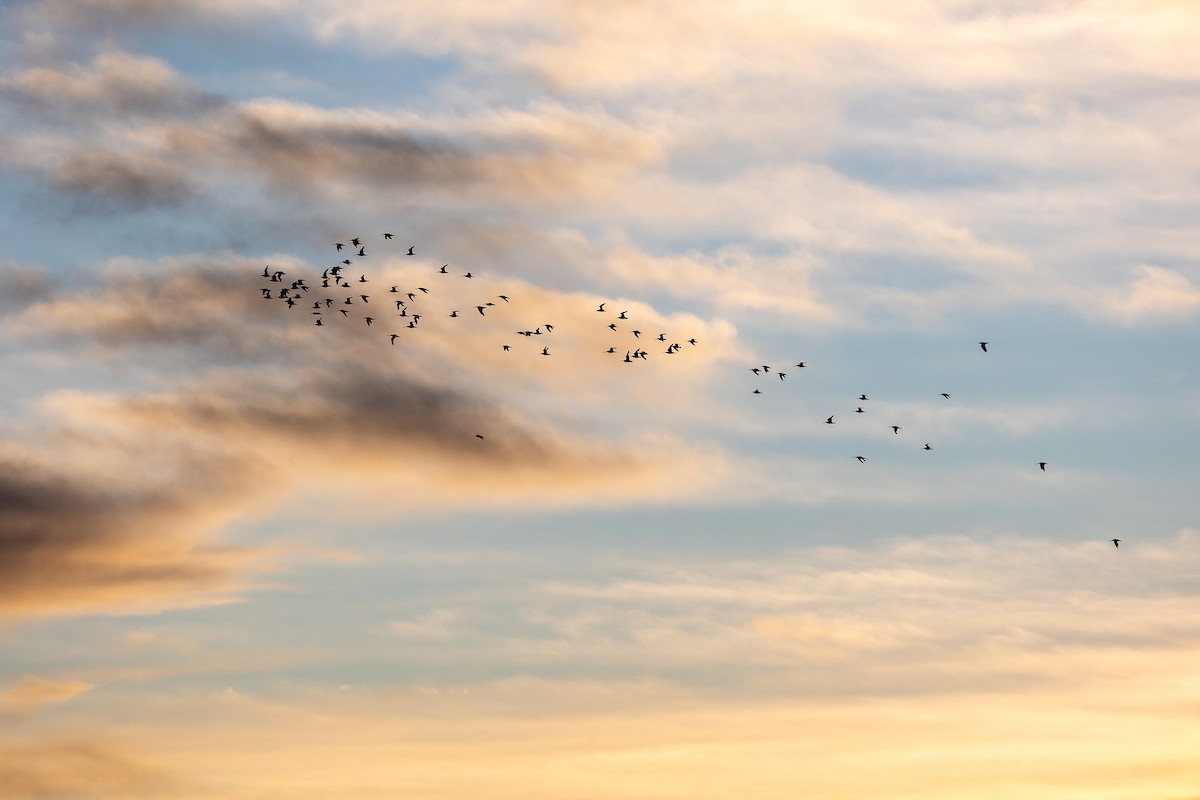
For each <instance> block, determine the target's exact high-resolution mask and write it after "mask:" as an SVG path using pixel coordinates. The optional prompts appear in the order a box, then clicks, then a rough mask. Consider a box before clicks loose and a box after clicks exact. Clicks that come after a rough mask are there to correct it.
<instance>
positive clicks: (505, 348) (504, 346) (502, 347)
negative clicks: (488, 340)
mask: <svg viewBox="0 0 1200 800" xmlns="http://www.w3.org/2000/svg"><path fill="white" fill-rule="evenodd" d="M500 347H501V349H503V350H504V352H506V353H507V352H508V351H509V350H510V349H511V348H509V346H508V345H506V344H502V345H500Z"/></svg>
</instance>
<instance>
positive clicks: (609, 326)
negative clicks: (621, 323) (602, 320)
mask: <svg viewBox="0 0 1200 800" xmlns="http://www.w3.org/2000/svg"><path fill="white" fill-rule="evenodd" d="M608 329H609V330H612V331H615V330H616V329H617V323H615V322H610V323H608Z"/></svg>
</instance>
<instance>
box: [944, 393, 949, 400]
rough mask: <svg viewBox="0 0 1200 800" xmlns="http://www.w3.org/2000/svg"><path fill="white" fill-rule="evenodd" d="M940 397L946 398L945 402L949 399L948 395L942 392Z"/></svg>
mask: <svg viewBox="0 0 1200 800" xmlns="http://www.w3.org/2000/svg"><path fill="white" fill-rule="evenodd" d="M942 397H944V398H946V399H947V400H949V399H950V395H948V394H946V393H945V392H942Z"/></svg>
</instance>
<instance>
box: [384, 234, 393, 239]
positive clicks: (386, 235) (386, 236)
mask: <svg viewBox="0 0 1200 800" xmlns="http://www.w3.org/2000/svg"><path fill="white" fill-rule="evenodd" d="M383 238H385V239H390V238H392V235H391V234H390V233H385V234H384V235H383Z"/></svg>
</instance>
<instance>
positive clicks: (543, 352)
mask: <svg viewBox="0 0 1200 800" xmlns="http://www.w3.org/2000/svg"><path fill="white" fill-rule="evenodd" d="M542 355H544V356H548V355H550V348H549V347H543V348H542Z"/></svg>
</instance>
